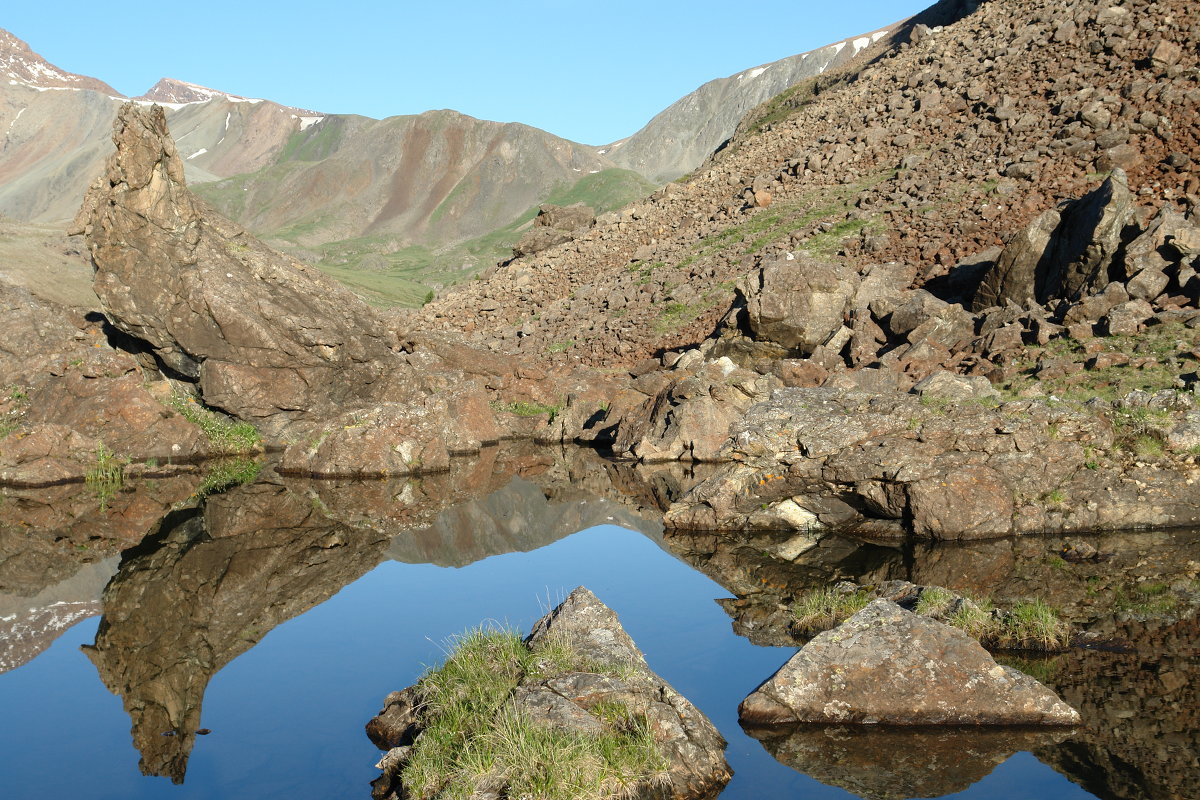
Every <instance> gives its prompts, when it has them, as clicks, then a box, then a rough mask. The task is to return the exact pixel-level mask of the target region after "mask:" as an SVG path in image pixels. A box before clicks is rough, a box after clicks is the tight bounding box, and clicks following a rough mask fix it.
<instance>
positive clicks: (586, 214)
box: [533, 203, 596, 231]
mask: <svg viewBox="0 0 1200 800" xmlns="http://www.w3.org/2000/svg"><path fill="white" fill-rule="evenodd" d="M533 224H534V225H536V226H538V227H544V228H555V229H557V230H560V231H584V230H587V229H588V228H590V227H592V226H593V225H595V224H596V212H595V211H594V210H593V209H592V208H591V207H590V206H587V205H584V204H583V203H575V204H574V205H570V206H556V205H554V204H552V203H545V204H544V205H542V206H541V207H540V208H539V209H538V214H537V216H536V217H534V218H533Z"/></svg>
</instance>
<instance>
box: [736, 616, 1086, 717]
mask: <svg viewBox="0 0 1200 800" xmlns="http://www.w3.org/2000/svg"><path fill="white" fill-rule="evenodd" d="M738 713H739V714H740V716H741V718H742V721H743V722H746V723H750V724H770V723H780V722H820V723H833V724H845V723H867V724H882V725H945V724H949V725H1074V724H1076V723H1078V722H1079V714H1078V713H1077V712H1076V711H1075V710H1074V709H1072V708H1071V707H1070V706H1068V705H1067V704H1065V703H1064V702H1062V700H1060V699H1059V698H1058V697H1057V696H1055V694H1054V693H1053V692H1052V691H1050V690H1049V689H1047V688H1046V687H1045V686H1042V685H1041V684H1040V683H1038V682H1037V681H1035V680H1034V679H1033V678H1030V677H1029V676H1028V675H1024V674H1022V673H1020V672H1018V671H1016V670H1014V669H1012V668H1011V667H1003V666H1000V665H998V664H996V662H995V660H994V659H993V658H992V657H991V656H990V655H989V654H988V652H987V651H986V650H984V649H983V648H982V647H981V646H980V645H979V643H978V642H976V641H975V640H974V639H972V638H971V637H970V636H968V635H967V634H965V633H963V632H962V631H959V630H957V629H955V628H952V627H950V626H949V625H944V624H942V623H939V622H935V621H933V620H930V619H928V618H925V617H920V616H918V615H916V614H913V613H911V612H908V611H905V610H904V609H902V608H900V607H899V606H897V605H896V604H895V603H892V602H889V601H887V600H875V601H873V602H872V603H871V604H870V605H868V606H867V607H866V608H864V609H863V610H862V611H860V612H858V613H857V614H855V615H854V616H853V617H851V618H850V619H848V620H846V621H845V622H844V623H842V624H841V625H840V626H838V627H837V628H834V629H833V630H831V631H826V632H825V633H822V634H819V635H818V636H816V637H815V638H814V639H813V640H812V641H811V642H809V643H808V644H807V645H805V646H804V647H803V648H802V649H801V650H800V652H799V653H797V654H796V655H795V656H793V657H792V658H791V659H790V660H789V661H788V662H787V664H785V665H784V666H783V667H781V668H780V670H779V671H778V672H777V673H775V675H773V676H772V677H771V678H770V679H769V680H767V682H766V683H764V684H763V685H762V686H760V687H759V688H758V689H756V690H755V691H754V692H753V693H751V694H750V696H749V697H747V698H746V699H745V700H744V701H742V704H741V706H740V707H739V709H738Z"/></svg>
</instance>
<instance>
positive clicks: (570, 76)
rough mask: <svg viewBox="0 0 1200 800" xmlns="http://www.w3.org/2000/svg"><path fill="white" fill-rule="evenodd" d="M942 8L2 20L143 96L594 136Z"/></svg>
mask: <svg viewBox="0 0 1200 800" xmlns="http://www.w3.org/2000/svg"><path fill="white" fill-rule="evenodd" d="M931 3H932V0H840V2H806V1H805V0H791V1H790V2H788V1H787V0H757V1H755V0H751V2H747V3H738V2H730V1H729V0H721V2H713V1H711V0H691V1H690V2H676V1H675V0H666V1H660V0H640V1H639V2H634V1H632V0H608V1H607V2H597V3H593V2H576V0H511V1H510V2H504V1H503V0H491V2H480V1H478V0H461V1H460V2H441V3H438V2H437V0H425V2H407V1H406V2H391V3H387V2H366V0H341V1H340V2H338V1H337V0H334V1H333V2H321V3H314V2H304V1H303V0H297V2H288V3H282V2H274V1H273V0H271V1H263V0H241V1H240V2H228V0H211V1H210V2H195V3H162V2H152V3H151V2H138V0H132V2H127V3H100V2H96V1H95V0H89V1H88V2H77V0H63V1H62V2H48V3H38V2H33V3H15V2H14V3H5V7H4V8H3V10H2V11H0V27H3V28H6V29H8V30H9V31H11V32H12V33H14V34H15V35H17V36H19V37H20V38H22V39H24V40H25V41H27V42H29V44H30V46H31V47H32V48H33V49H34V50H35V51H36V52H38V53H40V54H41V55H42V56H43V57H45V58H46V59H47V60H49V61H50V62H51V63H53V64H56V65H57V66H59V67H62V68H63V69H67V70H70V71H72V72H78V73H80V74H83V75H90V76H93V77H96V78H100V79H101V80H103V81H106V82H107V83H109V84H111V85H112V86H114V87H115V88H116V89H117V90H118V91H120V92H122V93H123V94H127V95H137V94H141V93H143V92H145V91H146V90H147V89H149V88H150V86H151V85H153V84H154V82H155V81H157V80H158V79H159V78H161V77H172V78H179V79H181V80H186V81H191V82H193V83H199V84H203V85H205V86H211V87H213V88H216V89H221V90H223V91H227V92H231V93H233V94H241V95H246V96H249V97H265V98H267V99H270V100H275V101H277V102H280V103H284V104H287V105H294V106H300V107H304V108H311V109H315V110H317V111H324V112H328V113H356V114H365V115H367V116H371V117H386V116H391V115H393V114H417V113H420V112H422V111H426V110H429V109H433V108H453V109H455V110H457V111H461V112H463V113H466V114H470V115H472V116H475V117H481V118H484V119H493V120H500V121H505V122H508V121H516V122H524V123H527V124H530V125H534V126H537V127H539V128H544V129H545V130H548V131H550V132H552V133H555V134H557V135H559V136H564V137H566V138H568V139H574V140H576V141H580V142H585V143H588V144H605V143H607V142H610V141H614V140H616V139H620V138H622V137H624V136H628V135H629V134H631V133H633V132H634V131H636V130H637V129H638V128H640V127H641V126H642V125H644V124H645V123H646V122H648V121H649V120H650V118H651V117H652V116H654V115H655V114H656V113H658V112H659V111H661V110H662V109H663V108H665V107H666V106H668V105H669V104H671V103H672V102H674V101H675V100H677V99H679V98H680V97H682V96H683V95H685V94H687V93H688V92H690V91H692V90H693V89H695V88H696V87H697V86H699V85H700V84H702V83H704V82H706V81H708V80H712V79H713V78H720V77H725V76H726V75H730V74H733V73H735V72H738V71H739V70H742V69H745V68H748V67H753V66H756V65H758V64H761V63H764V62H767V61H774V60H776V59H779V58H783V57H785V56H789V55H794V54H796V53H801V52H804V51H805V50H811V49H813V48H815V47H820V46H822V45H825V44H831V43H833V42H837V41H840V40H842V39H845V38H848V37H850V36H852V35H854V34H859V33H865V32H867V31H870V30H874V29H876V28H880V27H883V26H884V25H888V24H890V23H892V22H896V21H898V20H900V19H902V18H905V17H907V16H911V15H912V14H914V13H916V12H918V11H920V10H921V9H922V8H924V7H926V6H928V5H930V4H931Z"/></svg>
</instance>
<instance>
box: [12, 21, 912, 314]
mask: <svg viewBox="0 0 1200 800" xmlns="http://www.w3.org/2000/svg"><path fill="white" fill-rule="evenodd" d="M889 38H890V37H889V29H881V30H877V31H874V32H870V33H867V34H864V35H863V36H860V37H856V38H853V39H851V40H847V41H842V42H837V43H834V44H831V45H829V46H826V47H822V48H819V49H817V50H814V51H811V52H809V53H804V54H801V55H797V56H793V57H790V58H786V59H783V60H781V61H776V62H772V63H769V64H763V65H759V66H757V67H754V68H751V69H747V70H745V71H742V72H739V73H738V74H736V75H733V76H730V77H727V78H721V79H718V80H714V81H711V82H709V83H707V84H705V85H704V86H701V87H700V88H698V89H697V90H696V91H694V92H692V93H691V94H689V95H687V96H685V97H683V98H681V99H680V100H679V101H677V102H676V103H674V104H672V105H671V106H670V107H668V108H667V109H665V110H664V111H662V112H661V113H660V114H659V115H657V116H656V117H655V118H654V119H653V120H651V121H650V123H649V124H647V125H646V126H645V127H644V128H643V129H642V130H640V131H638V132H637V133H635V134H633V135H632V136H630V137H628V138H627V139H624V140H621V141H619V142H614V143H611V144H608V145H605V146H591V145H585V144H580V143H577V142H572V141H568V140H566V139H562V138H560V137H557V136H554V135H552V134H550V133H547V132H545V131H542V130H539V129H537V128H533V127H530V126H528V125H522V124H519V123H499V122H491V121H487V120H479V119H475V118H473V117H469V116H466V115H464V114H460V113H457V112H454V111H450V110H435V111H428V112H425V113H423V114H417V115H403V116H395V117H389V118H387V119H383V120H375V119H370V118H368V117H363V116H357V115H346V114H337V115H330V114H322V113H320V112H317V111H311V110H307V109H300V108H293V107H289V106H284V105H280V104H278V103H274V102H272V101H270V100H265V99H258V98H248V97H242V96H238V95H233V94H229V93H226V92H222V91H219V90H216V89H211V88H208V87H204V86H199V85H196V84H193V83H188V82H186V81H182V80H175V79H171V78H163V79H162V80H160V81H159V82H158V83H157V84H155V85H154V86H153V87H152V88H151V89H150V90H149V91H147V92H146V93H145V94H143V95H141V96H139V97H136V98H132V99H134V100H135V101H137V102H141V103H146V104H150V103H157V104H159V105H162V106H164V107H165V108H166V109H167V113H168V119H169V122H170V125H171V130H172V132H173V135H174V137H175V139H176V142H177V144H178V147H179V150H180V153H181V155H182V156H183V157H184V163H185V167H186V170H187V177H188V181H189V183H190V184H191V185H192V187H193V189H194V190H195V191H196V192H197V193H198V194H200V195H201V196H202V197H203V198H204V199H205V200H207V201H208V202H209V203H211V204H212V205H213V206H215V207H216V208H217V209H218V210H219V211H220V212H221V213H223V214H224V215H226V216H228V217H231V218H233V219H234V220H236V221H237V222H239V223H241V224H242V225H244V226H246V227H247V228H248V229H249V230H250V231H251V232H253V233H255V234H256V235H258V236H260V237H262V238H263V239H265V240H266V241H267V242H269V243H270V244H272V245H273V246H275V247H277V248H279V249H282V250H285V251H288V252H290V253H292V254H293V255H296V256H299V257H300V258H302V259H304V260H307V261H309V262H311V263H314V264H316V265H317V266H319V267H321V268H322V269H324V270H325V271H326V272H328V273H330V274H332V275H333V276H334V277H337V278H339V279H341V280H343V282H346V283H348V284H349V285H350V286H351V287H352V288H354V289H356V290H357V291H358V292H359V293H360V294H362V295H364V296H365V297H367V299H369V300H372V301H374V302H377V303H379V304H384V305H390V304H396V303H400V304H406V305H415V304H416V303H418V302H420V300H422V299H423V298H425V297H426V296H427V294H428V292H429V291H431V290H436V289H439V288H441V287H443V286H446V285H449V284H453V283H456V282H459V281H461V280H463V279H465V278H467V277H470V276H471V275H473V274H474V273H476V272H478V271H479V270H481V269H483V268H486V267H488V266H490V265H492V264H493V263H495V262H496V261H497V260H500V259H502V258H504V257H506V256H507V255H508V252H509V249H510V247H511V246H512V244H513V243H515V242H516V240H517V239H518V238H519V237H520V235H521V231H522V230H523V229H524V228H525V227H527V226H528V225H529V224H530V220H531V219H532V218H533V217H534V216H535V215H536V213H537V209H538V207H539V205H541V204H543V203H546V202H551V203H559V204H570V203H575V202H583V203H586V204H588V205H590V206H592V207H593V208H595V209H596V210H597V211H600V212H603V211H608V210H611V209H615V208H618V207H620V206H622V205H624V204H625V203H627V202H628V201H630V200H633V199H636V198H638V197H642V196H645V195H647V194H649V193H650V192H651V191H652V190H653V189H654V188H655V187H656V186H658V185H661V184H663V183H665V182H668V181H671V180H674V179H675V178H678V177H679V176H681V175H683V174H685V173H687V172H689V171H690V170H692V169H694V168H696V167H697V166H699V165H700V164H701V163H702V162H703V160H704V159H705V158H706V157H708V155H709V154H710V153H711V152H712V151H713V150H714V149H716V148H717V147H719V146H720V145H721V143H722V142H723V141H725V140H726V139H728V138H729V136H730V135H732V133H733V132H734V130H735V129H736V127H737V124H738V122H739V121H740V120H741V119H742V117H743V116H744V115H745V114H746V112H747V111H749V110H750V109H752V108H754V107H755V106H757V105H758V104H760V103H761V102H763V101H764V100H766V99H768V98H770V97H772V96H774V95H776V94H778V93H779V92H781V91H782V90H784V89H786V88H787V87H788V86H791V85H793V84H795V83H796V82H798V81H801V80H804V79H805V78H809V77H813V76H815V75H819V74H821V73H823V72H824V71H826V70H828V69H830V68H834V67H838V66H840V65H842V64H845V63H846V62H848V61H850V60H852V59H854V58H856V57H859V56H863V55H864V53H865V52H867V51H871V50H874V49H875V45H877V44H879V43H881V42H883V43H885V44H886V42H887V40H888V39H889ZM127 99H130V98H125V97H123V96H122V95H121V94H120V93H119V92H117V91H116V90H115V89H113V88H112V87H111V86H109V85H108V84H107V83H104V82H103V81H102V80H99V79H96V78H90V77H86V76H82V75H76V74H72V73H69V72H67V71H65V70H62V69H59V68H58V67H56V66H54V65H53V64H50V63H49V62H47V61H46V60H45V59H44V58H42V57H41V56H39V55H38V54H37V53H36V52H34V51H33V49H32V48H31V47H30V46H29V45H28V44H26V43H25V42H23V41H22V40H20V39H18V38H17V37H15V36H13V35H12V34H11V33H8V32H6V31H3V30H0V130H3V131H4V133H3V138H0V214H3V215H4V216H5V217H8V218H9V219H10V221H15V222H19V223H35V224H43V225H47V224H48V225H50V226H51V228H52V233H53V231H56V230H57V229H61V228H62V227H64V225H63V223H64V221H66V220H68V219H70V218H71V217H72V216H74V214H75V212H76V210H77V209H78V207H79V203H80V200H81V198H82V196H83V192H84V190H85V189H86V187H87V186H88V184H89V183H90V182H91V181H92V180H93V179H94V178H95V177H96V176H97V175H98V174H99V173H100V171H101V164H102V160H103V156H104V155H105V154H106V153H107V152H108V149H109V147H110V144H109V132H110V130H111V127H112V121H113V118H114V116H115V113H116V109H117V107H118V106H119V104H120V103H122V102H125V101H126V100H127ZM60 238H61V237H59V236H57V235H52V236H50V237H49V239H50V240H52V241H49V243H48V244H47V247H49V248H50V249H51V250H52V251H54V252H55V253H60V252H61V253H63V260H64V261H66V262H70V261H72V260H73V259H74V257H75V255H76V254H75V253H72V252H66V251H69V250H72V249H74V248H69V247H66V248H65V247H63V246H62V244H61V242H60V241H58V240H59V239H60ZM43 249H45V248H43ZM23 255H27V253H25V252H23ZM7 260H11V257H10V259H7Z"/></svg>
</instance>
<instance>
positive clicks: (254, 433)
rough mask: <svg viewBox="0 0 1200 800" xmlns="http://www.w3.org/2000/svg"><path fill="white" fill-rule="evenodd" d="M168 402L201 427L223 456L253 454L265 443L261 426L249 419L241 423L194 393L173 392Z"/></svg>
mask: <svg viewBox="0 0 1200 800" xmlns="http://www.w3.org/2000/svg"><path fill="white" fill-rule="evenodd" d="M167 405H169V406H170V407H171V408H172V409H174V410H175V411H177V412H178V413H179V414H180V415H181V416H183V418H184V419H186V420H187V421H188V422H190V423H192V424H193V425H196V426H197V427H199V428H200V430H201V431H202V432H203V433H204V435H205V436H206V437H208V441H209V442H210V443H211V444H212V446H213V449H214V451H215V452H216V453H218V454H220V455H244V454H247V453H253V452H255V451H256V450H258V449H259V447H261V446H262V436H261V435H259V432H258V428H255V427H254V426H253V425H251V424H250V423H249V422H239V421H237V420H235V419H233V418H231V417H227V416H225V415H224V414H218V413H217V412H215V411H211V410H209V409H207V408H205V407H204V406H202V405H201V404H200V403H199V402H197V400H196V398H195V397H192V396H191V395H184V394H175V395H172V396H171V399H170V400H169V401H168V402H167Z"/></svg>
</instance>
